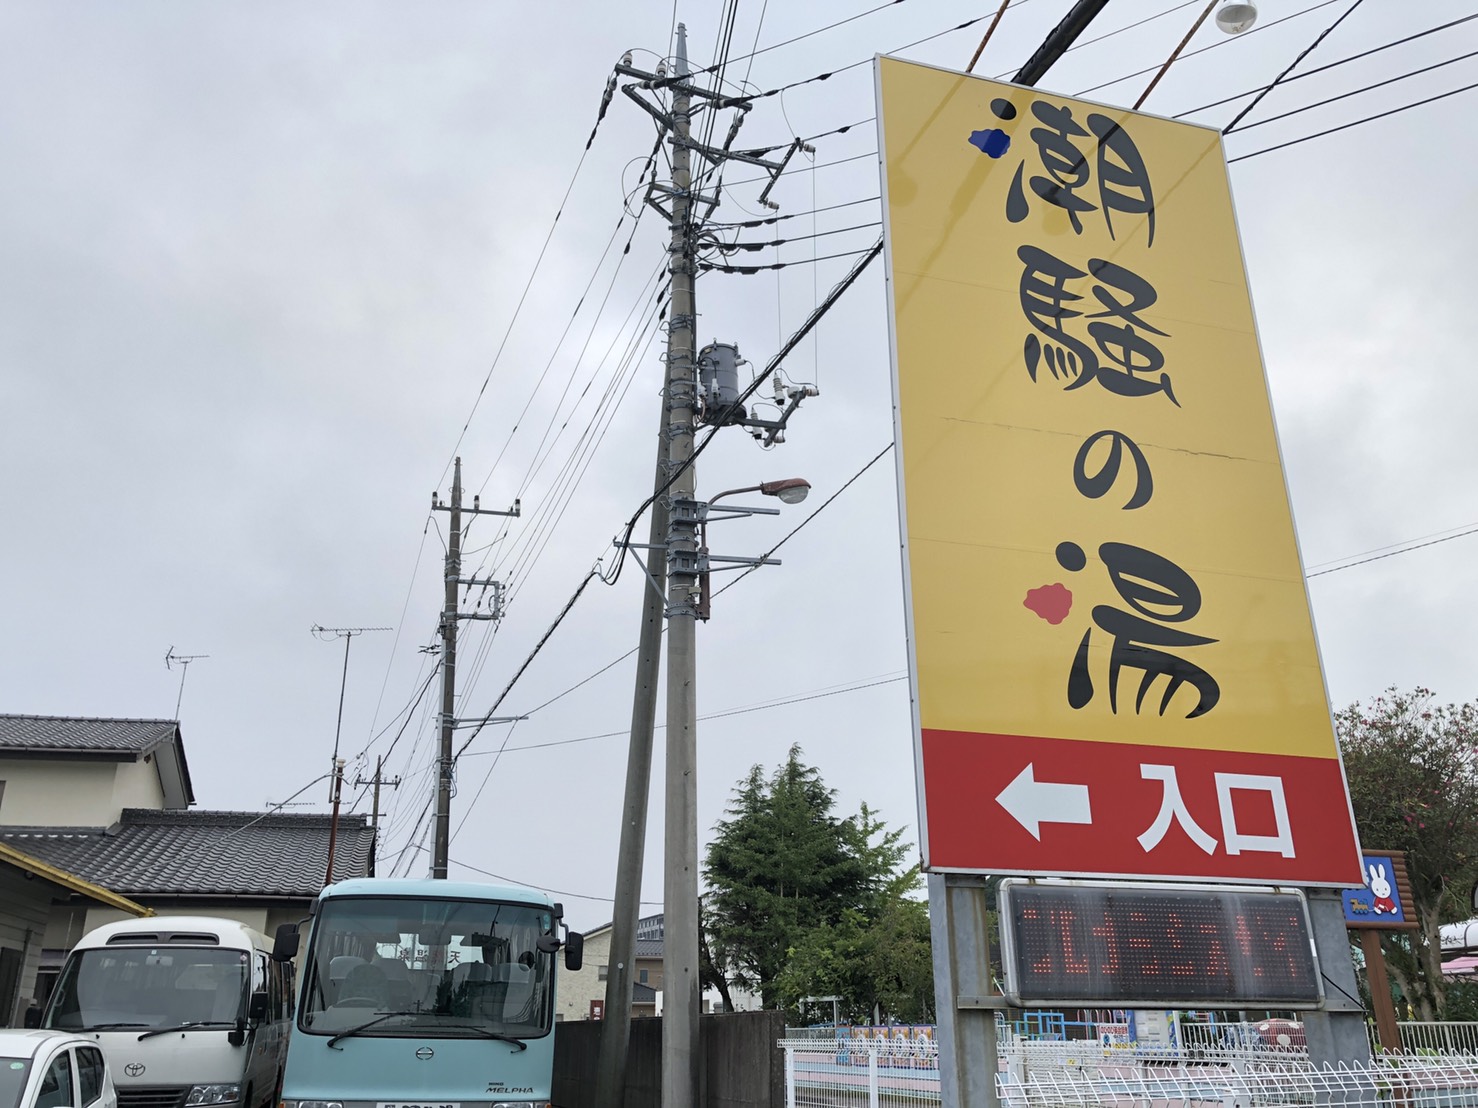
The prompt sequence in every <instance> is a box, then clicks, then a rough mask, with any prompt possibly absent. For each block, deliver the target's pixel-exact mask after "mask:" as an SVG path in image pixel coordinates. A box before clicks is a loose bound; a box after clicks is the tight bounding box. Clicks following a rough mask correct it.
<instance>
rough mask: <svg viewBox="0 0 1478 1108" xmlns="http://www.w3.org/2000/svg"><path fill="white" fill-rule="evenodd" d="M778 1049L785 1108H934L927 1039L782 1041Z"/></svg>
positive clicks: (935, 1065)
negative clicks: (919, 1107) (922, 1107)
mask: <svg viewBox="0 0 1478 1108" xmlns="http://www.w3.org/2000/svg"><path fill="white" fill-rule="evenodd" d="M788 1034H789V1032H787V1035H788ZM780 1046H781V1048H782V1049H784V1051H785V1105H786V1108H883V1106H885V1105H886V1106H888V1108H906V1106H907V1105H911V1104H938V1103H939V1048H938V1047H937V1046H936V1044H935V1042H934V1040H933V1039H932V1038H850V1037H848V1038H835V1037H833V1038H829V1039H827V1038H806V1039H792V1038H785V1039H781V1040H780Z"/></svg>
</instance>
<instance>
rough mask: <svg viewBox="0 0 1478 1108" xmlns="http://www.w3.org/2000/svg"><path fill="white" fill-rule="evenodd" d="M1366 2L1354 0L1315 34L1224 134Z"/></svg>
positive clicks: (1240, 112)
mask: <svg viewBox="0 0 1478 1108" xmlns="http://www.w3.org/2000/svg"><path fill="white" fill-rule="evenodd" d="M1364 2H1365V0H1354V3H1352V4H1351V5H1350V6H1349V7H1348V8H1346V9H1345V10H1344V12H1343V13H1341V15H1340V17H1339V18H1338V19H1336V20H1335V21H1334V22H1333V23H1331V24H1330V25H1329V26H1328V27H1326V28H1324V30H1323V31H1322V32H1321V33H1320V34H1318V35H1317V36H1315V38H1314V41H1313V42H1311V43H1309V44H1308V45H1307V46H1306V47H1304V48H1303V50H1302V51H1301V52H1300V53H1299V55H1298V56H1297V57H1296V58H1294V59H1293V61H1291V62H1289V63H1288V68H1287V69H1285V70H1283V72H1282V73H1279V74H1278V75H1277V76H1276V77H1274V78H1273V80H1272V83H1271V84H1269V85H1268V86H1267V87H1266V88H1264V89H1263V90H1262V91H1261V92H1259V93H1258V94H1257V95H1256V96H1254V97H1253V98H1252V102H1251V103H1250V104H1248V105H1246V106H1245V107H1244V108H1243V109H1242V110H1241V111H1239V112H1238V113H1237V114H1236V115H1234V116H1233V117H1232V121H1231V122H1230V123H1228V124H1227V125H1226V126H1225V127H1223V128H1222V129H1221V133H1222V134H1224V135H1229V134H1231V133H1232V132H1233V131H1235V130H1236V129H1237V124H1238V123H1241V122H1242V120H1243V119H1244V118H1246V116H1247V113H1248V112H1250V111H1252V109H1253V108H1255V107H1257V106H1258V105H1259V104H1260V103H1262V99H1263V97H1265V96H1266V95H1267V94H1268V93H1270V92H1272V91H1273V89H1275V88H1277V87H1278V85H1279V83H1280V82H1281V81H1282V80H1283V78H1284V77H1287V76H1288V74H1290V73H1292V72H1293V70H1294V69H1295V68H1296V67H1297V66H1298V63H1299V62H1301V61H1303V60H1304V59H1305V58H1307V57H1308V56H1309V54H1311V53H1312V52H1313V51H1314V49H1315V48H1316V47H1318V45H1319V44H1320V43H1321V42H1323V41H1324V40H1325V39H1326V38H1328V37H1329V35H1330V33H1331V32H1333V31H1334V29H1335V28H1336V27H1338V26H1339V25H1340V24H1341V23H1343V22H1344V21H1345V20H1346V19H1348V18H1349V17H1350V16H1352V15H1354V14H1355V9H1356V8H1358V7H1359V6H1360V5H1361V4H1363V3H1364Z"/></svg>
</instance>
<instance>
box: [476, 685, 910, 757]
mask: <svg viewBox="0 0 1478 1108" xmlns="http://www.w3.org/2000/svg"><path fill="white" fill-rule="evenodd" d="M907 679H908V674H906V673H904V674H899V675H897V676H891V677H880V678H865V679H863V680H861V681H849V682H845V683H843V684H841V685H837V686H832V687H830V688H826V689H820V690H817V691H813V692H805V693H797V694H796V695H794V696H783V697H778V698H776V699H774V700H767V701H764V702H763V703H759V704H747V705H742V706H740V707H737V708H724V709H722V710H720V711H717V712H709V713H707V714H706V715H701V716H698V717H697V718H698V722H699V723H703V722H706V721H710V720H715V719H728V718H730V717H731V716H746V715H751V714H753V713H754V712H764V711H768V710H770V709H771V708H785V707H788V706H790V705H792V704H805V703H808V702H810V701H813V700H825V699H827V698H828V697H833V696H843V695H845V694H846V693H853V692H861V691H862V690H863V689H875V688H878V687H879V686H882V685H892V684H896V683H897V682H899V681H906V680H907ZM665 726H666V725H665V724H661V723H658V724H654V725H653V729H654V730H657V731H661V730H663V729H664V728H665ZM628 734H630V729H629V728H627V729H623V730H620V731H602V732H601V733H600V734H598V735H579V736H577V737H575V738H572V739H551V740H550V741H548V742H541V743H524V744H523V745H522V746H509V747H507V748H506V749H504V750H500V751H498V752H497V753H507V754H516V753H518V752H519V751H521V750H548V749H551V748H553V747H557V746H575V745H577V744H579V743H588V742H596V741H598V740H600V739H615V738H620V737H621V736H623V735H628ZM494 753H495V752H494V751H491V750H478V751H473V752H471V753H469V754H464V755H463V757H464V758H481V757H488V756H491V755H493V754H494Z"/></svg>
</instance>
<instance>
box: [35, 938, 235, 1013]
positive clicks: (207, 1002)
mask: <svg viewBox="0 0 1478 1108" xmlns="http://www.w3.org/2000/svg"><path fill="white" fill-rule="evenodd" d="M249 958H250V956H249V955H248V954H247V953H246V952H245V951H244V950H221V949H202V948H196V947H180V946H161V947H149V946H119V947H106V948H98V949H91V950H77V951H73V952H72V956H71V958H69V959H68V960H67V964H66V967H65V968H64V969H63V970H62V975H61V979H60V980H59V981H58V982H57V985H56V994H55V996H54V997H53V998H52V1000H51V1003H50V1005H49V1006H48V1008H47V1019H46V1026H48V1027H59V1028H65V1029H66V1030H68V1031H107V1030H110V1029H122V1028H134V1027H137V1028H140V1029H145V1030H146V1029H148V1028H151V1027H181V1028H183V1027H186V1026H187V1025H188V1026H201V1025H203V1026H207V1027H217V1028H219V1027H232V1026H235V1024H236V1022H237V1020H239V1019H244V1018H245V1017H246V984H247V976H248V969H249V968H250V961H249Z"/></svg>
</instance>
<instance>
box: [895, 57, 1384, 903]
mask: <svg viewBox="0 0 1478 1108" xmlns="http://www.w3.org/2000/svg"><path fill="white" fill-rule="evenodd" d="M878 101H879V113H878V115H879V126H880V131H881V149H882V157H883V161H884V175H885V201H886V211H885V218H886V228H887V257H888V262H889V272H890V280H891V295H892V309H893V338H894V349H895V363H894V364H895V387H896V397H897V430H898V436H899V445H900V448H901V449H900V463H899V464H900V470H901V489H902V492H901V496H902V502H903V521H904V529H905V535H906V540H907V541H906V550H907V563H908V566H907V584H908V589H909V594H910V619H911V635H910V637H911V640H912V647H913V651H914V677H915V682H916V693H917V713H918V727H919V732H920V733H919V742H920V772H921V800H922V808H923V812H922V815H923V819H924V821H925V842H926V857H927V858H928V861H929V864H930V866H931V868H934V869H963V870H988V871H994V872H1060V873H1117V874H1125V875H1147V874H1154V875H1166V876H1170V875H1175V876H1186V877H1217V878H1224V879H1227V878H1229V879H1241V880H1286V881H1299V882H1302V883H1309V884H1326V883H1327V884H1351V883H1354V884H1358V883H1359V877H1360V868H1359V856H1358V851H1357V848H1356V845H1355V837H1354V832H1353V826H1352V820H1351V817H1350V811H1349V802H1348V798H1347V796H1346V793H1345V789H1344V779H1343V775H1342V771H1341V769H1340V765H1339V760H1338V749H1337V746H1336V743H1335V739H1334V734H1333V731H1332V727H1331V722H1330V715H1329V709H1328V702H1327V698H1326V694H1325V689H1324V682H1323V677H1322V674H1321V671H1320V666H1319V658H1318V652H1317V648H1316V645H1315V641H1314V634H1313V628H1312V623H1311V620H1310V615H1309V607H1308V599H1307V593H1306V590H1305V587H1304V580H1303V573H1302V569H1301V567H1300V562H1299V557H1298V550H1297V546H1296V543H1295V538H1294V532H1293V525H1292V520H1291V517H1290V513H1289V507H1288V497H1287V491H1286V487H1285V484H1284V479H1283V472H1282V466H1281V463H1280V458H1279V451H1278V443H1277V439H1276V436H1275V432H1274V429H1273V420H1272V413H1271V411H1270V408H1269V402H1268V394H1267V386H1266V381H1265V378H1264V372H1263V365H1262V358H1261V354H1260V351H1259V348H1258V342H1257V335H1256V331H1255V328H1254V324H1253V318H1252V307H1251V303H1250V300H1249V296H1248V289H1247V280H1246V276H1245V272H1244V269H1243V263H1242V255H1241V249H1240V245H1239V240H1238V236H1237V228H1236V223H1235V220H1234V217H1233V213H1232V203H1231V197H1230V195H1229V189H1228V181H1227V171H1226V164H1225V160H1224V157H1223V154H1222V149H1221V139H1220V135H1219V134H1218V133H1217V132H1216V131H1214V130H1210V129H1207V128H1204V127H1200V126H1195V125H1191V124H1185V123H1177V122H1174V121H1170V120H1165V119H1159V118H1155V117H1151V116H1145V115H1138V114H1135V113H1132V112H1128V111H1124V110H1121V109H1114V108H1107V107H1103V106H1101V105H1096V104H1091V103H1087V102H1084V101H1080V100H1074V99H1071V98H1066V97H1061V96H1054V95H1050V94H1046V93H1042V92H1039V91H1038V90H1035V89H1030V88H1020V87H1016V86H1012V85H1005V84H1001V83H998V82H993V81H987V80H983V79H980V78H974V77H968V76H964V75H961V74H957V73H952V72H948V71H943V70H938V69H933V68H929V67H925V66H919V65H912V64H908V63H903V62H898V61H894V60H891V59H886V58H883V59H879V61H878ZM1090 776H1092V777H1093V779H1091V780H1090V779H1088V778H1089V777H1090ZM1162 824H1163V825H1164V826H1161V825H1162ZM1110 827H1117V828H1118V829H1119V831H1120V832H1121V833H1120V834H1114V835H1110V834H1108V830H1109V828H1110ZM1054 844H1056V845H1054ZM1146 844H1148V845H1146ZM1084 851H1087V853H1086V854H1085V853H1084ZM1085 863H1086V864H1085Z"/></svg>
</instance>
